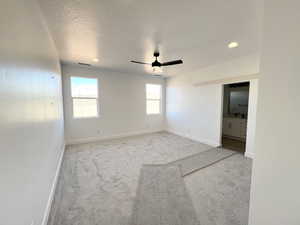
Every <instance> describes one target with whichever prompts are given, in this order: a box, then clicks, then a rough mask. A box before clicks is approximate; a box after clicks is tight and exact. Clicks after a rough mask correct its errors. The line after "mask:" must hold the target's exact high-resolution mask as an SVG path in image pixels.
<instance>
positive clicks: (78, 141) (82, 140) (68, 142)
mask: <svg viewBox="0 0 300 225" xmlns="http://www.w3.org/2000/svg"><path fill="white" fill-rule="evenodd" d="M161 131H164V129H157V130H142V131H135V132H128V133H123V134H117V135H110V136H102V137H89V138H80V139H73V140H66V145H75V144H85V143H90V142H95V141H104V140H111V139H117V138H123V137H130V136H136V135H143V134H151V133H156V132H161Z"/></svg>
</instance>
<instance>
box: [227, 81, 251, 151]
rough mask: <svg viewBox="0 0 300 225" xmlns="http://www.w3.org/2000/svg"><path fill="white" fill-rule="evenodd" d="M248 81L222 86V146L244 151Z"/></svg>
mask: <svg viewBox="0 0 300 225" xmlns="http://www.w3.org/2000/svg"><path fill="white" fill-rule="evenodd" d="M249 87H250V82H241V83H233V84H226V85H224V88H223V115H222V120H223V122H222V147H223V148H226V149H230V150H233V151H237V152H240V153H243V154H244V153H245V151H246V140H247V122H248V107H249Z"/></svg>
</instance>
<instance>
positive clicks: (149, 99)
mask: <svg viewBox="0 0 300 225" xmlns="http://www.w3.org/2000/svg"><path fill="white" fill-rule="evenodd" d="M147 85H157V86H159V87H160V93H159V98H157V99H154V98H148V97H147ZM145 90H146V91H145V92H146V114H147V115H161V113H162V102H161V99H162V85H161V84H154V83H147V84H146V85H145ZM148 101H159V113H148V111H147V105H148V104H147V103H148Z"/></svg>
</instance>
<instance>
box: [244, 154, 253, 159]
mask: <svg viewBox="0 0 300 225" xmlns="http://www.w3.org/2000/svg"><path fill="white" fill-rule="evenodd" d="M245 156H246V157H247V158H250V159H254V154H253V153H252V152H245Z"/></svg>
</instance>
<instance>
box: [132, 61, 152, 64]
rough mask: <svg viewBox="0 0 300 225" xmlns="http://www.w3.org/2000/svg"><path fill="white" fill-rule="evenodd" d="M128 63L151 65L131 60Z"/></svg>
mask: <svg viewBox="0 0 300 225" xmlns="http://www.w3.org/2000/svg"><path fill="white" fill-rule="evenodd" d="M130 62H132V63H138V64H145V65H151V63H145V62H138V61H134V60H131V61H130Z"/></svg>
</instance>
